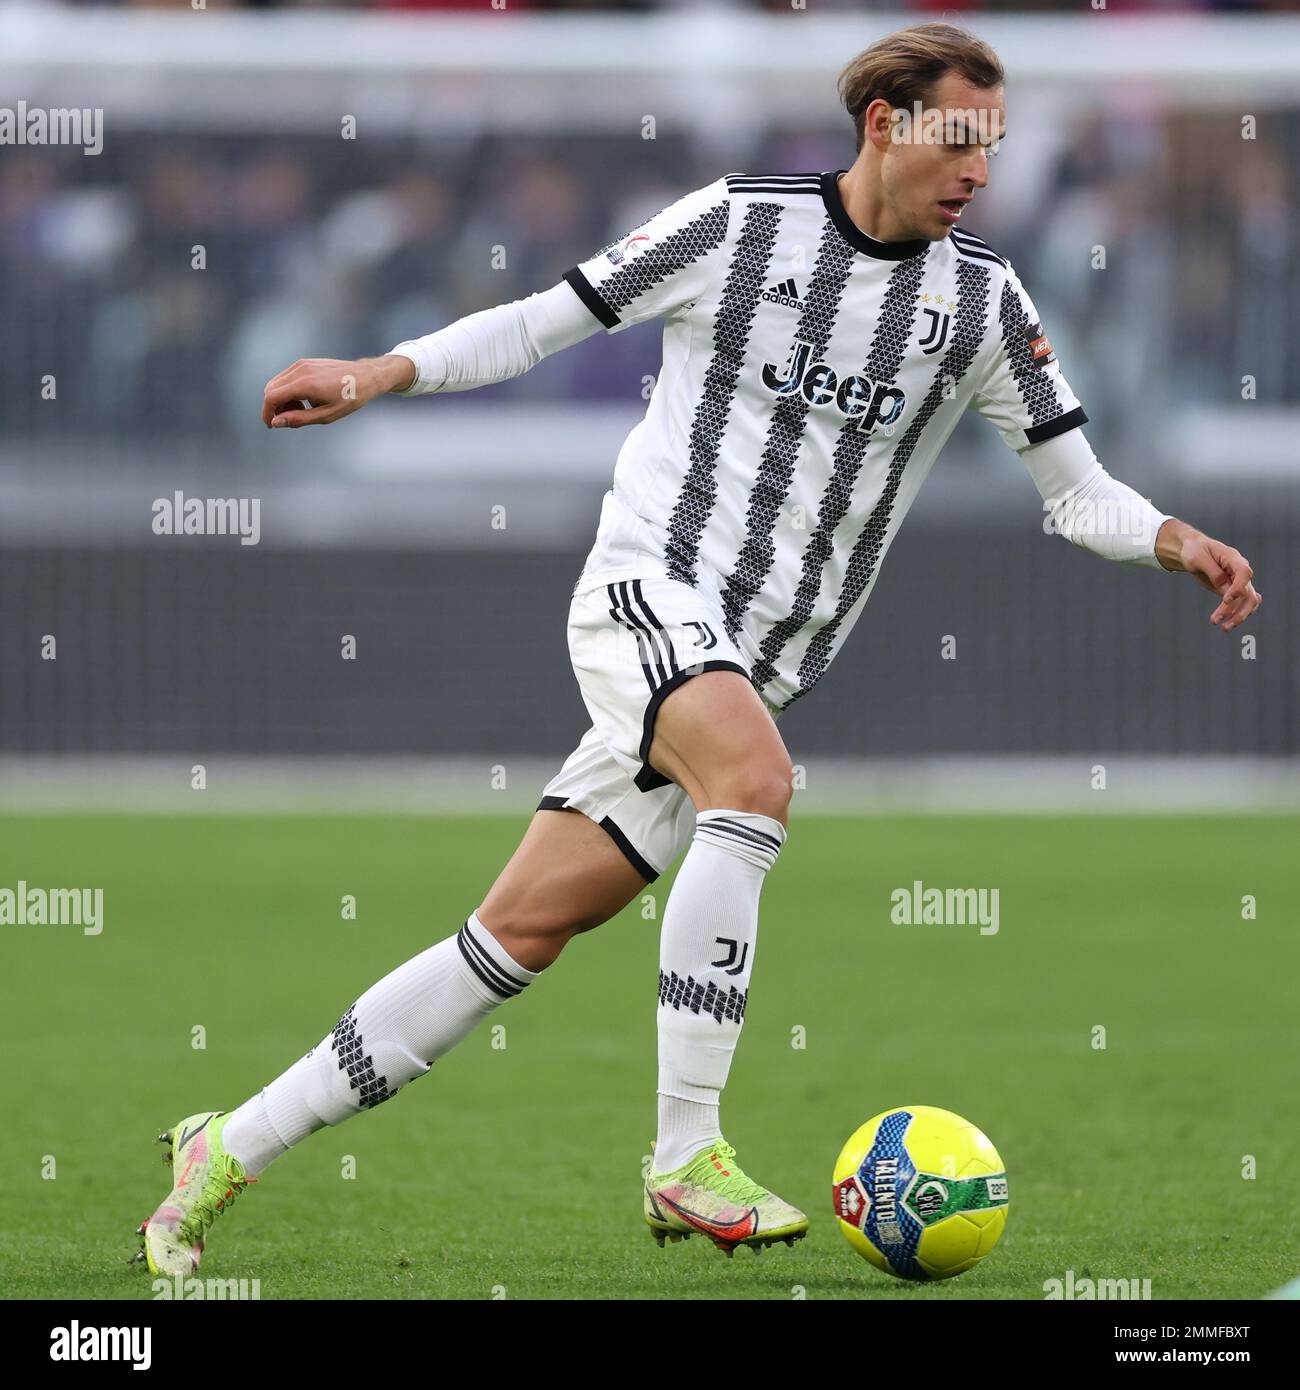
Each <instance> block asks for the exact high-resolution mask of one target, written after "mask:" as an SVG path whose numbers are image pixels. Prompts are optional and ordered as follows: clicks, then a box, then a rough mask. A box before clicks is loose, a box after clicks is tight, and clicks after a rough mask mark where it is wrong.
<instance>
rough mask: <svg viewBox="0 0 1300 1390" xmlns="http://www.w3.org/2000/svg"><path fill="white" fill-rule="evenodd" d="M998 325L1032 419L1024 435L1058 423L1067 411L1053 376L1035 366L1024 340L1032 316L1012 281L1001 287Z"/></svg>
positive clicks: (1010, 369)
mask: <svg viewBox="0 0 1300 1390" xmlns="http://www.w3.org/2000/svg"><path fill="white" fill-rule="evenodd" d="M998 321H999V322H1000V323H1001V325H1002V351H1003V353H1004V354H1005V356H1006V360H1007V368H1008V370H1009V371H1010V372H1011V377H1012V380H1014V381H1015V383H1016V389H1017V390H1018V391H1019V392H1020V399H1021V400H1022V401H1024V403H1025V409H1026V410H1028V411H1029V413H1030V415H1031V416H1032V417H1033V419H1032V421H1031V423H1030V425H1029V426H1028V427H1027V428H1026V430H1025V434H1026V435H1028V434H1029V430H1030V429H1034V430H1039V429H1041V428H1042V427H1043V426H1044V425H1047V424H1049V423H1051V422H1054V421H1056V420H1057V419H1059V418H1060V417H1061V416H1062V415H1064V414H1065V411H1064V408H1063V407H1062V405H1061V402H1060V400H1059V399H1058V397H1057V394H1056V385H1055V383H1054V382H1053V380H1052V378H1051V376H1050V375H1049V374H1048V373H1047V372H1045V371H1044V370H1043V369H1042V368H1041V367H1036V366H1035V365H1034V354H1033V349H1032V348H1031V347H1030V346H1029V339H1028V338H1026V337H1025V329H1026V328H1028V327H1029V315H1028V314H1027V313H1026V312H1025V306H1024V304H1023V303H1022V302H1021V299H1020V295H1019V294H1017V292H1016V288H1015V286H1014V285H1013V284H1012V283H1011V281H1010V280H1007V281H1005V282H1004V283H1003V285H1002V298H1001V301H1000V302H999V304H998ZM1080 423H1082V421H1080ZM1065 428H1066V429H1072V428H1073V426H1072V425H1066V426H1065ZM1050 438H1051V435H1040V436H1039V438H1038V440H1037V441H1032V442H1038V443H1041V442H1042V440H1043V439H1050Z"/></svg>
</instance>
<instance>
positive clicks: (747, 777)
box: [648, 671, 792, 823]
mask: <svg viewBox="0 0 1300 1390" xmlns="http://www.w3.org/2000/svg"><path fill="white" fill-rule="evenodd" d="M648 761H649V763H650V766H651V767H653V768H654V769H655V770H656V771H657V772H661V773H662V774H663V775H664V776H665V777H668V778H670V779H671V780H672V781H674V782H676V783H677V785H678V786H679V787H681V788H682V789H683V790H684V791H685V792H686V793H687V795H688V796H689V797H690V798H691V800H692V801H693V802H694V803H695V807H696V809H697V810H700V811H706V810H713V809H715V808H723V807H725V808H729V809H732V810H742V811H759V812H761V813H763V814H765V815H770V816H772V817H773V818H774V819H776V820H780V821H782V822H783V823H784V821H785V814H786V809H787V806H788V803H789V799H790V784H791V778H792V768H791V765H790V754H789V753H788V752H787V750H786V746H785V741H784V740H783V739H782V737H781V735H780V733H779V732H778V730H777V727H776V721H775V720H774V719H773V718H772V716H771V714H770V713H769V712H768V710H767V706H766V705H764V703H763V701H762V699H761V698H760V697H759V694H758V692H757V691H756V690H755V689H754V687H753V685H752V684H751V683H750V682H749V681H748V680H747V679H746V678H745V677H744V676H742V675H740V674H739V673H738V672H735V671H705V672H702V673H701V674H700V675H697V676H694V677H692V678H691V679H690V680H688V681H686V682H685V683H684V684H682V685H680V686H678V687H677V689H676V690H674V691H673V692H672V693H671V694H670V695H668V696H667V698H666V699H665V700H664V702H663V704H662V705H661V706H660V707H659V711H658V714H657V715H656V717H655V727H654V738H653V739H652V741H651V744H650V755H649V758H648Z"/></svg>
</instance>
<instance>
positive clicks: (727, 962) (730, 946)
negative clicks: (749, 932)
mask: <svg viewBox="0 0 1300 1390" xmlns="http://www.w3.org/2000/svg"><path fill="white" fill-rule="evenodd" d="M714 940H715V941H717V943H718V945H719V946H725V947H726V948H727V954H726V955H725V956H724V957H723V958H722V960H713V961H710V962H709V964H710V965H712V966H714V967H715V968H716V969H719V970H723V971H725V973H726V974H728V975H739V974H740V972H741V971H742V970H743V969H744V968H745V962H746V961H747V960H748V959H749V942H748V941H746V942H745V943H744V945H743V946H742V945H741V943H740V942H739V941H732V940H731V938H730V937H727V936H718V937H715V938H714ZM737 951H739V952H740V959H739V960H738V961H737V960H736V953H737ZM733 962H734V963H733ZM728 966H730V967H731V969H729V970H728V969H727V967H728Z"/></svg>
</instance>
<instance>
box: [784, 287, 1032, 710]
mask: <svg viewBox="0 0 1300 1390" xmlns="http://www.w3.org/2000/svg"><path fill="white" fill-rule="evenodd" d="M991 280H992V273H991V272H990V271H988V270H986V269H985V268H984V267H983V266H982V265H976V264H975V263H974V262H973V261H964V260H963V261H958V262H957V309H956V312H955V313H954V314H953V321H952V332H951V334H950V335H949V339H948V350H947V352H945V353H944V355H943V358H942V360H941V361H940V362H939V364H938V366H937V367H936V368H935V372H934V377H933V379H932V380H931V382H930V389H929V390H928V391H927V392H926V395H925V399H924V401H922V402H921V406H920V408H919V409H918V410H917V412H916V415H915V416H914V417H913V419H912V423H911V424H910V425H908V427H907V429H906V430H905V431H904V432H903V437H902V439H900V440H899V442H898V444H897V445H896V446H895V448H894V454H893V457H892V458H891V459H890V461H889V472H888V474H887V476H886V478H885V485H884V488H883V489H882V491H881V494H880V500H879V501H878V502H877V503H876V505H875V507H874V508H872V512H871V515H870V517H868V519H867V523H866V525H865V526H864V527H863V528H862V532H861V534H860V535H859V536H858V539H857V541H856V543H855V544H854V546H853V551H852V553H851V554H850V556H849V560H848V564H847V565H846V567H845V571H844V583H843V585H842V586H841V588H840V596H839V599H838V600H837V602H836V605H835V613H834V616H833V617H832V618H831V619H830V621H829V622H828V623H826V624H825V625H824V626H823V627H821V628H820V629H819V630H818V631H817V633H816V634H815V635H814V637H813V639H812V641H811V642H809V644H808V649H807V651H805V652H804V654H803V659H802V660H801V661H800V663H799V688H798V690H796V691H795V693H794V694H793V695H792V696H791V697H790V699H789V700H787V701H786V704H785V707H789V706H790V705H791V704H793V703H794V701H795V700H797V699H799V698H800V696H803V695H806V694H807V693H808V692H809V691H810V690H811V689H812V688H813V686H814V685H816V684H817V682H818V681H819V680H820V679H821V677H822V676H823V675H824V674H825V671H826V668H827V666H829V665H830V660H831V649H832V648H833V646H834V645H835V635H836V633H837V632H838V631H839V628H840V624H841V623H842V622H843V621H844V617H845V615H846V614H847V613H848V612H849V610H850V609H852V608H853V606H854V605H855V604H856V603H857V602H858V600H859V599H860V598H861V597H862V595H863V594H864V593H866V591H867V586H868V585H869V584H870V582H871V577H872V575H873V574H875V572H876V566H877V564H878V563H879V560H880V552H881V550H882V549H883V547H884V541H885V533H886V532H887V531H888V530H889V520H890V517H891V515H892V514H893V510H894V499H895V498H896V497H897V496H898V488H899V484H900V483H901V482H902V481H903V473H904V471H905V470H906V468H907V464H908V461H909V460H910V459H911V457H912V453H913V451H914V450H915V448H916V446H917V443H918V441H919V440H920V438H921V435H922V434H924V432H925V429H926V426H927V425H929V423H930V421H931V420H932V419H933V418H934V414H935V412H936V411H937V410H938V409H939V406H940V405H941V404H942V403H943V401H944V399H945V398H946V396H947V395H948V393H949V392H950V391H951V390H952V389H953V387H955V386H956V384H957V383H958V382H959V381H960V380H961V379H962V377H964V376H965V375H966V373H967V371H969V370H970V365H971V363H972V362H973V361H974V360H975V355H976V353H978V352H979V349H980V344H981V343H982V342H983V341H984V333H985V328H986V326H987V322H988V312H989V298H990V285H991ZM1025 347H1026V350H1028V343H1026V344H1025Z"/></svg>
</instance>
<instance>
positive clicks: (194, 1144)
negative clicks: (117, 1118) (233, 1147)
mask: <svg viewBox="0 0 1300 1390" xmlns="http://www.w3.org/2000/svg"><path fill="white" fill-rule="evenodd" d="M229 1119H230V1115H229V1114H228V1113H227V1112H226V1111H224V1110H203V1111H200V1112H199V1113H198V1114H197V1115H189V1116H187V1117H186V1118H185V1119H183V1120H181V1122H180V1123H179V1124H178V1125H176V1126H175V1128H173V1129H169V1130H166V1131H165V1132H164V1133H162V1134H160V1135H159V1136H158V1142H159V1143H160V1144H166V1145H167V1152H166V1153H165V1154H164V1155H163V1161H164V1162H165V1163H170V1164H171V1165H172V1172H173V1174H174V1176H175V1183H174V1184H173V1186H172V1190H171V1191H170V1192H169V1193H168V1194H167V1200H166V1201H165V1202H163V1204H162V1206H160V1207H159V1208H158V1210H157V1211H155V1212H154V1214H153V1215H152V1216H151V1217H149V1218H148V1219H147V1220H146V1221H144V1222H142V1223H141V1225H140V1228H139V1230H138V1231H137V1232H136V1234H137V1235H139V1237H140V1245H141V1250H140V1253H139V1254H138V1255H136V1256H135V1259H136V1260H144V1261H145V1262H146V1263H147V1264H148V1266H149V1273H150V1274H155V1275H158V1274H165V1275H168V1276H175V1275H178V1274H179V1275H185V1276H188V1275H191V1274H193V1273H194V1271H195V1270H196V1269H198V1267H199V1257H200V1256H201V1255H202V1254H203V1241H204V1238H205V1237H206V1235H207V1233H208V1228H209V1227H210V1226H211V1225H212V1223H213V1222H214V1221H215V1220H216V1219H217V1217H218V1216H220V1215H221V1213H222V1212H224V1211H225V1210H226V1208H227V1207H229V1206H230V1204H231V1203H232V1202H233V1201H234V1200H235V1198H236V1197H238V1196H239V1194H240V1193H241V1192H242V1191H243V1190H244V1188H245V1187H247V1186H248V1184H249V1183H250V1182H256V1181H257V1179H256V1178H250V1177H247V1176H246V1175H245V1173H244V1165H243V1164H242V1163H240V1161H239V1160H238V1159H237V1158H235V1157H234V1156H233V1155H232V1154H228V1153H227V1152H226V1150H225V1148H224V1146H223V1145H222V1143H221V1131H222V1130H223V1129H225V1127H226V1121H227V1120H229Z"/></svg>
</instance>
